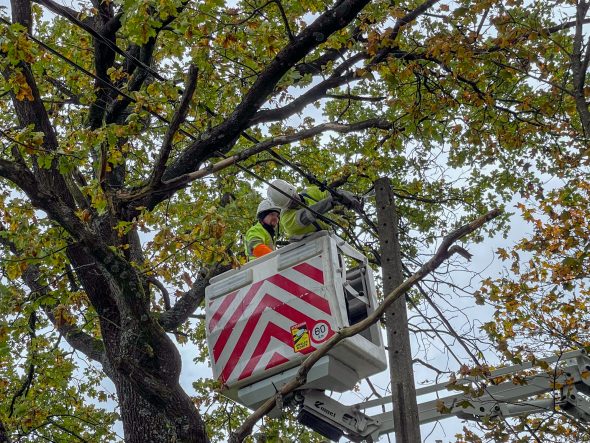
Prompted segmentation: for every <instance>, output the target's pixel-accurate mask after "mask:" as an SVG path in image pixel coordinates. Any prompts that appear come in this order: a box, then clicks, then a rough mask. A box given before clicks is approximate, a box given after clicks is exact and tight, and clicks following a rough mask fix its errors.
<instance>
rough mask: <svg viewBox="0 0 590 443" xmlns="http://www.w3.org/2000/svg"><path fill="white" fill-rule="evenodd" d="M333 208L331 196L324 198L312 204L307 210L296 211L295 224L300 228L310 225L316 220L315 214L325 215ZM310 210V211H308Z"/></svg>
mask: <svg viewBox="0 0 590 443" xmlns="http://www.w3.org/2000/svg"><path fill="white" fill-rule="evenodd" d="M333 207H334V200H333V199H332V196H329V197H326V198H324V199H323V200H320V201H319V202H317V203H314V204H313V205H311V206H310V207H309V209H307V208H302V209H299V210H298V211H297V218H296V220H297V223H299V224H300V225H301V226H307V225H311V224H312V223H313V222H314V221H316V219H317V218H318V217H317V215H316V214H325V213H326V212H328V211H329V210H331V209H332V208H333ZM310 209H311V210H310Z"/></svg>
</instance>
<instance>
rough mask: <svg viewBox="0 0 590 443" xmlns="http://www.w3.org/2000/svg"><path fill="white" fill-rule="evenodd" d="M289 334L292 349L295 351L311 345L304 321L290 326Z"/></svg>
mask: <svg viewBox="0 0 590 443" xmlns="http://www.w3.org/2000/svg"><path fill="white" fill-rule="evenodd" d="M291 336H292V337H293V350H294V351H295V352H301V351H304V350H306V349H307V348H309V347H310V346H311V342H310V340H309V331H308V330H307V325H306V324H305V323H299V324H297V325H293V326H291Z"/></svg>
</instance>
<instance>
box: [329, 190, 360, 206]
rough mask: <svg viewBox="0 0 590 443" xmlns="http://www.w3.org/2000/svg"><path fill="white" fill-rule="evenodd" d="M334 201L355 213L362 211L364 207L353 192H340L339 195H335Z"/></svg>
mask: <svg viewBox="0 0 590 443" xmlns="http://www.w3.org/2000/svg"><path fill="white" fill-rule="evenodd" d="M334 199H335V200H336V201H337V202H338V203H340V204H342V205H344V206H345V207H346V208H348V209H352V210H354V211H362V209H363V205H362V203H361V202H360V200H359V198H358V197H357V196H356V195H354V194H353V193H352V192H348V191H341V190H339V191H338V192H337V193H335V195H334Z"/></svg>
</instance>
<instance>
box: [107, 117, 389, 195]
mask: <svg viewBox="0 0 590 443" xmlns="http://www.w3.org/2000/svg"><path fill="white" fill-rule="evenodd" d="M393 127H394V125H393V123H391V122H389V121H387V120H383V119H370V120H365V121H362V122H358V123H353V124H350V125H345V124H341V123H323V124H321V125H318V126H314V127H313V128H309V129H305V130H303V131H300V132H297V133H295V134H290V135H283V136H279V137H274V138H272V139H269V140H265V141H263V142H260V143H257V144H255V145H254V146H252V147H250V148H248V149H245V150H244V151H242V152H239V153H237V154H235V155H232V156H231V157H227V158H225V159H223V160H221V161H219V162H217V163H215V164H212V165H210V166H208V167H206V168H202V169H199V170H198V171H195V172H192V173H189V174H185V175H182V176H180V177H178V178H176V179H174V180H169V181H165V182H163V183H161V184H160V186H158V188H157V191H158V192H170V191H173V190H176V189H179V188H181V187H183V186H185V185H187V184H188V183H190V182H192V181H194V180H197V179H200V178H203V177H206V176H208V175H211V174H214V173H216V172H219V171H221V170H222V169H225V168H227V167H229V166H231V165H234V164H236V163H238V162H241V161H243V160H246V159H247V158H249V157H252V156H254V155H256V154H259V153H261V152H264V151H267V150H269V149H271V148H273V147H275V146H281V145H286V144H289V143H293V142H296V141H300V140H304V139H306V138H310V137H313V136H315V135H318V134H321V133H323V132H326V131H334V132H338V133H340V134H345V133H349V132H354V131H363V130H365V129H369V128H378V129H383V130H390V129H393ZM152 192H153V189H152V187H149V186H148V187H147V188H142V189H140V190H137V191H135V192H134V191H132V192H130V193H127V194H123V193H121V194H120V195H119V196H118V198H119V199H120V200H121V201H122V202H129V201H136V200H140V199H143V198H144V197H146V196H148V195H149V194H151V193H152Z"/></svg>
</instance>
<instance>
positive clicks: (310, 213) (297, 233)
mask: <svg viewBox="0 0 590 443" xmlns="http://www.w3.org/2000/svg"><path fill="white" fill-rule="evenodd" d="M267 196H268V199H269V200H270V201H272V202H273V203H274V204H275V205H276V206H278V207H280V208H281V221H280V225H281V231H282V232H283V233H284V234H285V236H286V237H287V239H289V240H290V241H297V240H301V239H302V238H303V237H305V236H306V235H309V234H311V233H313V232H317V231H322V230H327V229H329V225H328V224H327V223H325V222H323V221H321V220H318V216H317V214H325V213H326V212H328V211H330V210H331V209H332V208H333V207H334V206H335V205H337V204H342V205H344V206H346V207H347V208H349V209H356V210H359V209H361V204H360V201H359V200H358V198H356V197H355V196H354V194H352V193H351V192H348V191H341V190H338V191H337V192H336V193H334V195H332V194H330V193H329V192H328V191H322V190H321V189H320V188H318V187H317V186H310V187H308V188H307V189H305V191H304V192H302V193H298V192H297V189H296V188H295V186H293V185H292V184H291V183H289V182H286V181H285V180H281V179H277V180H274V181H273V182H272V183H271V185H270V186H269V187H268V190H267ZM301 203H303V204H305V205H306V206H307V207H309V209H307V208H306V207H300V206H301Z"/></svg>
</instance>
